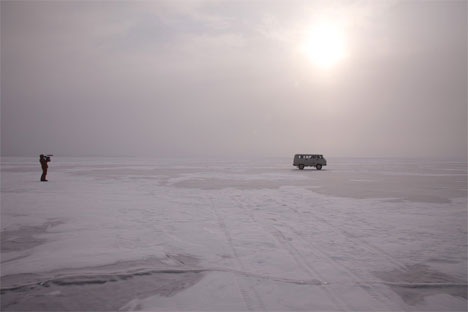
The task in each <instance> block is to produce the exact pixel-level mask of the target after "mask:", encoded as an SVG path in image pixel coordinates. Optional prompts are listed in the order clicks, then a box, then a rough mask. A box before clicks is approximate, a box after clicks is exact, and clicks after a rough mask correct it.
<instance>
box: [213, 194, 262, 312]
mask: <svg viewBox="0 0 468 312" xmlns="http://www.w3.org/2000/svg"><path fill="white" fill-rule="evenodd" d="M210 203H211V210H212V211H213V214H214V215H215V217H216V219H217V221H218V225H219V227H220V228H221V230H222V231H223V234H224V236H225V238H226V241H227V244H228V246H229V249H230V251H231V254H232V255H233V256H234V261H235V266H236V267H237V268H238V269H239V271H241V272H246V269H245V266H244V263H243V262H242V260H241V259H240V257H239V254H238V252H237V250H236V248H235V247H234V243H233V240H232V236H231V233H230V232H229V230H228V228H227V226H226V223H225V222H224V219H223V218H222V216H221V215H220V214H219V212H218V210H217V209H216V207H215V206H214V203H213V199H212V198H210ZM231 261H232V260H231ZM234 279H235V282H236V285H237V288H238V289H239V292H240V294H241V296H242V299H243V301H244V304H245V306H246V307H247V309H248V310H249V311H266V309H265V304H264V303H263V300H262V298H261V297H260V296H259V294H258V292H257V291H256V290H255V288H254V287H253V286H252V285H251V284H250V283H249V282H248V281H242V280H240V279H239V277H238V275H234ZM246 283H247V285H245V284H246Z"/></svg>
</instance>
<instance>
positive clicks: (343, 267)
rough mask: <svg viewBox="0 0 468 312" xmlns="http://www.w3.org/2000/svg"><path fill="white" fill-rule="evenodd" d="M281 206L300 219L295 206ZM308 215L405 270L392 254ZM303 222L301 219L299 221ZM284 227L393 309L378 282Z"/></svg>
mask: <svg viewBox="0 0 468 312" xmlns="http://www.w3.org/2000/svg"><path fill="white" fill-rule="evenodd" d="M283 207H287V208H288V209H289V210H291V211H292V212H293V213H294V214H295V215H297V216H298V219H299V220H302V217H301V212H299V211H298V209H296V208H293V207H290V206H287V205H283ZM308 214H309V215H311V216H312V217H313V218H314V219H316V220H318V221H319V222H321V223H322V224H325V225H326V226H327V227H329V228H330V229H331V230H332V231H333V232H335V233H336V234H338V235H340V236H343V237H344V238H345V240H348V241H351V242H352V244H354V245H358V246H359V247H361V248H362V247H363V245H364V246H365V247H364V249H367V250H368V251H370V252H371V253H374V254H375V253H377V254H378V255H379V256H383V257H384V258H385V259H386V260H388V261H389V262H391V263H392V264H394V265H395V266H397V267H398V268H399V269H402V270H405V271H406V266H405V265H403V264H402V263H400V262H399V261H397V260H395V259H394V258H393V257H392V256H390V255H389V254H388V253H386V252H384V251H382V250H381V249H380V248H378V247H376V246H373V245H371V244H369V243H367V242H365V241H363V240H361V239H359V238H357V237H355V236H354V235H352V234H351V233H349V232H347V231H345V230H342V229H338V228H337V227H336V226H334V225H332V224H331V223H330V222H328V221H327V220H325V219H324V218H322V217H318V216H317V215H316V214H314V213H313V212H310V211H309V212H308ZM299 222H301V223H303V224H305V223H304V222H303V221H299ZM283 225H284V226H285V227H287V228H288V229H289V230H290V231H291V232H292V233H294V235H295V236H296V237H297V238H298V239H299V240H301V241H303V242H304V243H305V244H306V245H310V246H315V247H314V248H313V252H314V253H316V254H317V253H318V254H321V257H323V258H324V259H326V261H328V262H329V263H333V265H334V266H335V267H336V268H337V270H338V268H341V271H343V272H344V273H346V274H347V275H348V277H350V278H351V280H352V281H353V282H354V283H356V284H357V285H360V286H361V288H362V289H363V290H365V291H366V292H367V293H368V294H369V295H370V296H371V297H372V298H374V299H375V300H377V301H378V302H381V303H383V304H385V305H386V308H387V309H388V310H392V309H394V308H395V307H393V306H391V304H394V300H393V299H392V298H390V297H389V296H388V295H386V294H384V293H382V292H380V291H378V290H377V289H376V288H375V286H374V285H376V284H379V283H376V282H367V281H364V280H362V278H360V277H359V276H358V275H357V274H356V273H354V271H353V269H352V268H349V267H348V266H346V265H344V264H342V263H339V262H338V261H336V260H335V259H334V258H333V257H332V256H331V255H330V254H328V253H327V252H326V251H324V250H326V248H325V247H323V246H320V245H317V243H315V242H311V241H309V240H305V239H304V238H303V237H302V236H303V235H302V233H300V232H299V231H298V230H297V229H295V228H293V227H291V226H289V225H288V224H283ZM397 308H398V309H403V310H404V308H403V307H401V306H398V307H397Z"/></svg>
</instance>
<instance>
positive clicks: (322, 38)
mask: <svg viewBox="0 0 468 312" xmlns="http://www.w3.org/2000/svg"><path fill="white" fill-rule="evenodd" d="M345 39H346V38H345V33H344V29H343V28H342V27H340V26H339V24H338V23H336V24H333V23H331V22H321V23H319V24H317V25H314V26H313V27H311V28H310V29H309V31H308V32H307V33H306V35H305V38H304V41H303V43H302V46H301V50H302V52H303V53H304V54H305V56H306V57H307V58H308V59H309V61H310V62H311V63H313V64H314V65H316V66H318V67H320V68H325V69H326V68H331V67H333V66H335V65H336V64H338V63H339V62H341V61H342V60H344V59H345V58H346V56H347V48H346V40H345Z"/></svg>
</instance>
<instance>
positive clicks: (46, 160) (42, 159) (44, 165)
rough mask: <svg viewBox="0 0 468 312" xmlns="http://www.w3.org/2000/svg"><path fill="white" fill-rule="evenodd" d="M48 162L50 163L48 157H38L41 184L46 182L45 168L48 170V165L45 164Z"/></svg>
mask: <svg viewBox="0 0 468 312" xmlns="http://www.w3.org/2000/svg"><path fill="white" fill-rule="evenodd" d="M49 161H50V157H46V156H44V155H43V154H41V155H40V156H39V162H40V163H41V167H42V175H41V181H42V182H47V179H46V176H47V168H49V165H48V164H47V163H48V162H49Z"/></svg>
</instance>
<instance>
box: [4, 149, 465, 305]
mask: <svg viewBox="0 0 468 312" xmlns="http://www.w3.org/2000/svg"><path fill="white" fill-rule="evenodd" d="M52 161H53V162H51V163H50V169H49V174H48V179H49V182H47V183H41V182H39V178H40V174H41V172H40V166H39V162H38V160H37V159H35V158H2V160H1V276H2V280H1V296H2V298H1V299H2V300H1V308H2V310H5V311H8V310H38V309H40V310H87V311H95V310H150V311H163V310H164V311H167V310H178V311H184V310H185V311H188V310H190V311H193V310H197V311H269V310H276V311H277V310H281V311H377V310H379V311H466V310H467V298H466V291H467V164H466V162H465V161H449V160H417V159H328V163H329V165H328V166H327V167H325V168H324V169H323V170H322V171H317V170H315V169H306V170H297V169H295V168H294V167H293V166H292V158H291V159H289V158H267V159H235V160H233V159H223V160H219V159H208V160H194V159H141V158H61V157H54V158H53V159H52ZM83 298H89V300H83ZM85 302H86V303H85Z"/></svg>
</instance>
